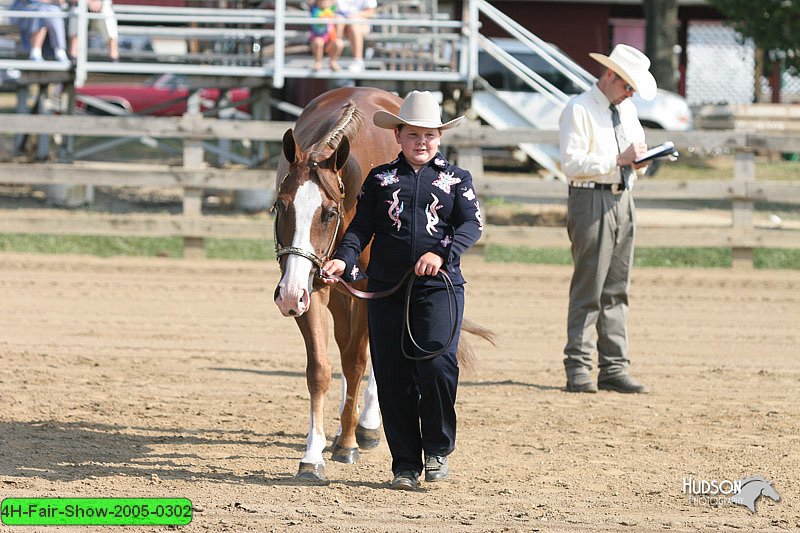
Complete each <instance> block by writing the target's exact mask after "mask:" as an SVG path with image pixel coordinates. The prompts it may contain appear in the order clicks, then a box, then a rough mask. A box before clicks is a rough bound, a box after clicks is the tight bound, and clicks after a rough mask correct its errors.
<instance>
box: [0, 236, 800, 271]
mask: <svg viewBox="0 0 800 533" xmlns="http://www.w3.org/2000/svg"><path fill="white" fill-rule="evenodd" d="M205 248H206V256H207V257H208V258H209V259H235V260H251V261H264V260H272V259H274V258H275V251H274V247H273V243H272V241H268V240H261V241H256V240H245V239H206V241H205ZM0 252H18V253H43V254H76V255H94V256H99V257H112V256H120V255H121V256H139V257H182V256H183V240H182V239H180V238H179V237H163V238H160V237H94V236H75V235H16V234H2V233H0ZM484 257H485V259H486V260H487V261H490V262H495V263H537V264H546V265H571V264H572V257H571V255H570V251H569V250H568V249H566V248H526V247H522V246H499V245H493V244H490V245H487V246H486V248H485V252H484ZM732 262H733V258H732V253H731V250H730V249H726V248H637V249H636V254H635V257H634V265H635V266H637V267H671V268H729V267H730V266H731V264H732ZM753 264H754V265H755V267H756V268H766V269H791V270H800V250H784V249H771V248H757V249H755V250H753Z"/></svg>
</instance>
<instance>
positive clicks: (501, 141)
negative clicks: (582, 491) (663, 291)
mask: <svg viewBox="0 0 800 533" xmlns="http://www.w3.org/2000/svg"><path fill="white" fill-rule="evenodd" d="M292 126H293V123H291V122H265V121H252V120H247V121H235V120H219V119H212V118H204V117H202V116H201V115H199V114H186V115H184V116H182V117H152V118H145V117H130V116H122V117H95V116H35V115H34V116H31V115H16V114H0V134H18V133H28V134H46V135H54V134H60V135H61V136H67V135H87V134H88V133H89V132H91V135H94V136H97V135H98V134H100V133H102V136H104V137H132V136H133V137H136V136H140V137H155V138H176V139H182V141H183V146H184V149H183V164H182V165H181V166H166V165H153V164H139V163H95V162H75V163H69V164H59V163H50V162H45V163H0V183H5V184H68V185H107V186H117V187H122V186H125V187H130V186H150V187H163V188H173V187H180V188H182V189H183V212H182V213H181V214H180V215H138V214H130V215H111V214H108V215H105V214H103V215H100V214H90V213H85V212H80V211H74V212H71V213H70V216H63V215H62V214H60V215H59V216H57V217H56V216H48V214H47V212H44V213H43V212H42V211H36V212H35V213H31V212H26V211H24V210H4V211H3V212H0V232H3V233H51V234H83V235H137V236H180V237H183V238H184V240H185V245H186V248H185V250H186V251H185V255H187V256H202V255H203V238H207V237H222V238H243V239H270V238H271V237H272V222H271V220H267V219H259V220H254V219H253V218H251V217H241V218H231V217H221V216H203V215H202V213H201V202H202V192H203V189H205V188H215V189H231V190H239V189H266V190H273V189H274V184H275V171H274V170H246V169H220V168H212V167H209V166H207V165H206V164H205V162H204V151H203V145H202V142H203V141H204V140H213V139H239V140H241V139H249V140H251V141H273V142H278V141H279V140H280V139H281V137H282V136H283V133H284V132H285V130H286V129H287V128H289V127H292ZM668 138H669V139H671V140H673V141H674V142H675V144H676V146H678V147H679V148H682V149H684V150H686V149H691V150H695V151H697V152H699V153H703V152H712V151H720V150H723V149H725V150H731V151H733V152H734V153H735V155H734V157H735V165H734V175H733V176H731V179H730V180H718V181H701V180H687V181H663V180H653V181H649V180H641V181H640V182H638V183H637V189H636V192H635V195H636V197H637V199H658V200H729V201H731V202H732V206H733V207H732V211H731V225H730V226H729V227H718V228H708V227H703V228H698V227H647V226H644V227H641V226H640V228H639V230H638V233H637V243H638V244H639V245H640V246H668V247H673V246H674V247H707V246H714V247H730V248H732V249H733V250H734V264H735V265H736V266H739V265H749V264H752V249H753V248H759V247H770V248H800V231H796V230H789V229H767V228H758V227H754V225H753V203H754V202H755V201H768V202H783V203H790V204H800V179H798V181H770V180H763V179H759V180H756V179H755V178H756V176H755V161H754V159H755V154H754V151H755V150H770V151H782V152H800V139H798V138H797V137H789V136H776V135H760V134H759V135H753V134H747V133H742V132H737V131H714V132H688V133H674V132H672V133H667V132H660V131H651V132H649V133H648V140H649V141H650V143H651V144H654V143H658V142H661V141H663V140H667V139H668ZM557 139H558V137H557V132H552V131H549V132H548V131H536V130H528V129H516V130H502V131H498V130H494V129H492V128H488V127H467V128H462V129H456V130H452V131H450V132H448V133H447V137H446V141H447V144H448V146H450V147H454V148H455V149H456V150H457V154H458V161H459V164H460V165H461V166H463V167H465V168H468V169H470V170H471V171H472V172H473V174H474V176H475V182H476V183H477V184H479V186H478V188H479V191H480V193H481V194H482V196H483V197H484V198H486V197H514V198H520V199H526V200H531V199H537V198H541V199H565V198H566V195H567V188H566V185H565V184H563V183H560V182H553V181H543V180H541V179H537V178H533V177H531V178H513V179H512V178H507V179H501V178H496V177H489V176H488V175H484V174H483V160H482V156H481V147H483V146H513V145H516V144H518V143H520V142H531V143H556V142H557ZM799 178H800V176H799ZM484 242H486V243H492V242H502V243H509V242H514V243H517V244H519V245H521V246H530V247H567V246H569V241H568V238H567V235H566V230H565V229H564V228H562V227H505V226H490V227H488V228H487V234H486V237H485V241H484Z"/></svg>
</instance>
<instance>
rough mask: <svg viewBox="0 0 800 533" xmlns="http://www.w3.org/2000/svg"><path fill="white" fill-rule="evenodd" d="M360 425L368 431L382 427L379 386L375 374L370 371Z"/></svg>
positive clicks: (359, 420)
mask: <svg viewBox="0 0 800 533" xmlns="http://www.w3.org/2000/svg"><path fill="white" fill-rule="evenodd" d="M358 425H360V426H361V427H363V428H367V429H378V428H379V427H380V425H381V411H380V407H379V405H378V384H377V383H376V382H375V373H374V372H373V371H372V367H371V366H370V369H369V378H368V379H367V388H366V389H365V390H364V410H363V411H362V412H361V416H359V417H358Z"/></svg>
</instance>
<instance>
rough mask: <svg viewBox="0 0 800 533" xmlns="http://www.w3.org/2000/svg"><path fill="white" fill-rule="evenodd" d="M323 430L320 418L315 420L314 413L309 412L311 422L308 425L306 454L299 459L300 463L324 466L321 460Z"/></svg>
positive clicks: (324, 442) (323, 445) (323, 444)
mask: <svg viewBox="0 0 800 533" xmlns="http://www.w3.org/2000/svg"><path fill="white" fill-rule="evenodd" d="M325 444H326V441H325V430H324V429H323V427H322V416H320V417H319V420H317V416H316V415H314V411H311V422H310V423H309V425H308V436H307V437H306V454H305V455H304V456H303V458H302V459H300V462H301V463H312V464H325V461H324V460H323V459H322V450H324V449H325Z"/></svg>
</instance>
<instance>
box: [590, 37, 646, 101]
mask: <svg viewBox="0 0 800 533" xmlns="http://www.w3.org/2000/svg"><path fill="white" fill-rule="evenodd" d="M589 56H590V57H591V58H592V59H594V60H595V61H597V62H598V63H600V64H601V65H603V66H605V67H608V68H610V69H611V70H613V71H614V72H616V73H617V74H619V75H620V77H621V78H622V79H624V80H625V81H627V82H628V83H629V84H630V85H631V87H633V90H634V91H636V92H637V93H639V96H641V97H642V98H644V99H645V100H652V99H653V98H655V96H656V80H655V78H653V75H652V74H650V72H649V69H650V60H649V59H647V56H646V55H644V54H643V53H641V52H640V51H639V50H637V49H636V48H634V47H632V46H628V45H627V44H618V45H617V46H615V47H614V49H613V50H612V51H611V55H610V56H605V55H603V54H597V53H594V52H592V53H590V54H589Z"/></svg>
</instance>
